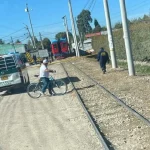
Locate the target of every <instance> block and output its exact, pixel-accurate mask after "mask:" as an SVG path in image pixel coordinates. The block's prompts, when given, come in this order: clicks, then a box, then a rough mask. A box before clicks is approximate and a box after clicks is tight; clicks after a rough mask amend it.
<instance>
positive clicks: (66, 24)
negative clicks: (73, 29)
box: [62, 16, 70, 52]
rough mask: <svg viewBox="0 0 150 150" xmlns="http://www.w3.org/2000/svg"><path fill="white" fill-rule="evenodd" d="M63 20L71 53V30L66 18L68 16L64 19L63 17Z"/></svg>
mask: <svg viewBox="0 0 150 150" xmlns="http://www.w3.org/2000/svg"><path fill="white" fill-rule="evenodd" d="M62 19H64V26H65V28H66V35H67V41H68V44H69V47H68V50H69V52H70V39H69V30H68V23H67V18H66V16H64V17H62Z"/></svg>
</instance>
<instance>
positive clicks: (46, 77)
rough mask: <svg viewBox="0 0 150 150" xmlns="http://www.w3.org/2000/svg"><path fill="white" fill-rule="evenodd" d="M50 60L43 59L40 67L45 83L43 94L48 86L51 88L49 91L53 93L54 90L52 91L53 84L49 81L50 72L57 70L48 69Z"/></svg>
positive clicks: (41, 76) (41, 77)
mask: <svg viewBox="0 0 150 150" xmlns="http://www.w3.org/2000/svg"><path fill="white" fill-rule="evenodd" d="M47 66H48V61H47V59H44V60H43V63H42V65H41V67H40V79H41V80H42V82H43V83H44V85H43V87H42V93H41V94H42V95H44V94H45V92H46V89H47V87H48V89H49V93H50V94H51V95H52V91H51V88H50V87H51V85H50V81H49V72H56V71H55V70H50V69H48V67H47Z"/></svg>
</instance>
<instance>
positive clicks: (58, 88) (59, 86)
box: [52, 79, 67, 95]
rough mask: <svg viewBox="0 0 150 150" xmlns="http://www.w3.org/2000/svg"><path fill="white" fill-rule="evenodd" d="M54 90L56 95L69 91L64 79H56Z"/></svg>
mask: <svg viewBox="0 0 150 150" xmlns="http://www.w3.org/2000/svg"><path fill="white" fill-rule="evenodd" d="M52 91H53V93H54V94H56V95H62V94H65V93H66V92H67V85H66V83H65V82H64V81H63V80H60V79H59V80H55V81H54V82H53V88H52Z"/></svg>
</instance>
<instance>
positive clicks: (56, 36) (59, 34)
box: [55, 32, 67, 40]
mask: <svg viewBox="0 0 150 150" xmlns="http://www.w3.org/2000/svg"><path fill="white" fill-rule="evenodd" d="M55 38H56V39H57V40H58V39H61V38H63V39H64V38H67V36H66V32H59V33H57V34H56V35H55Z"/></svg>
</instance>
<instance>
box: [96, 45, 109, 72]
mask: <svg viewBox="0 0 150 150" xmlns="http://www.w3.org/2000/svg"><path fill="white" fill-rule="evenodd" d="M97 61H99V63H100V67H101V69H102V71H103V74H105V73H106V63H107V62H108V63H109V56H108V53H107V52H106V51H105V50H104V48H103V47H102V48H101V49H100V51H99V53H98V56H97Z"/></svg>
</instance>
